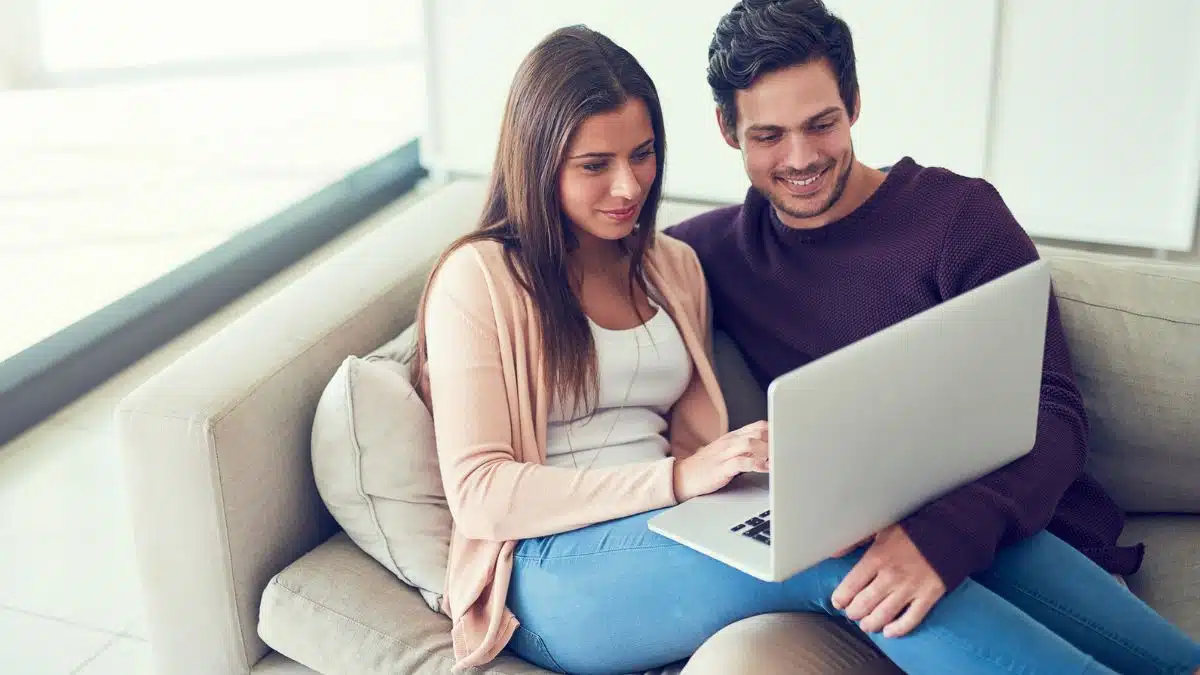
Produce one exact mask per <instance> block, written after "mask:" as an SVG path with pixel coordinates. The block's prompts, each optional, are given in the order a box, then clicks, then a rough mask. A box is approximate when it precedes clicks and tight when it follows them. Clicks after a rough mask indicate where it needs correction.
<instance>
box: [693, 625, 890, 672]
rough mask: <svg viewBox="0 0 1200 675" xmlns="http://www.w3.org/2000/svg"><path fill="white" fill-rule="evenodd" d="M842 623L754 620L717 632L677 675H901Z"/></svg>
mask: <svg viewBox="0 0 1200 675" xmlns="http://www.w3.org/2000/svg"><path fill="white" fill-rule="evenodd" d="M902 672H903V671H901V670H900V669H899V668H898V667H897V666H896V665H895V664H893V663H892V662H891V661H890V660H889V659H888V658H887V657H886V656H884V655H883V654H882V653H881V652H880V651H879V650H878V649H876V647H875V646H874V645H873V644H871V643H870V641H868V640H867V639H866V638H865V637H862V636H861V634H860V633H858V632H857V631H855V629H854V628H853V627H852V626H850V625H848V624H846V623H845V622H843V621H841V620H839V619H835V618H833V617H829V616H826V615H824V614H818V613H807V612H796V613H778V614H760V615H758V616H753V617H750V618H747V619H743V620H741V621H738V622H735V623H733V624H730V625H729V626H726V627H725V628H724V629H722V630H720V631H718V632H717V633H716V634H715V635H713V636H712V637H710V638H709V639H708V640H706V641H705V642H704V644H702V645H701V646H700V648H699V649H697V650H696V653H695V654H694V655H693V656H692V658H691V659H690V660H689V661H688V664H687V666H686V667H685V668H684V669H683V673H682V674H681V675H718V674H719V675H739V674H741V673H755V674H756V675H817V674H821V675H826V674H828V675H901V674H902Z"/></svg>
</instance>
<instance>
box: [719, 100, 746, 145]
mask: <svg viewBox="0 0 1200 675" xmlns="http://www.w3.org/2000/svg"><path fill="white" fill-rule="evenodd" d="M717 129H719V130H720V131H721V138H724V139H725V143H726V144H727V145H728V146H729V147H731V148H733V149H734V150H741V149H742V146H741V145H740V144H739V143H738V139H737V130H736V129H729V127H727V126H725V115H723V114H721V106H717Z"/></svg>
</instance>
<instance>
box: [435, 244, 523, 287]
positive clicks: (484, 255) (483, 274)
mask: <svg viewBox="0 0 1200 675" xmlns="http://www.w3.org/2000/svg"><path fill="white" fill-rule="evenodd" d="M510 276H511V275H510V274H509V273H508V269H507V267H506V266H505V262H504V246H503V245H502V244H501V243H500V242H497V241H493V240H477V241H469V242H466V243H464V244H461V245H459V246H456V247H455V248H454V250H452V251H450V252H449V253H448V254H446V256H445V258H444V259H443V260H442V263H441V266H440V267H439V268H438V270H437V272H436V274H435V277H434V279H433V280H432V281H433V282H435V283H436V285H439V286H448V287H453V288H464V287H465V288H470V289H472V290H478V289H479V288H480V287H484V286H493V287H495V286H499V287H501V288H506V287H507V286H508V285H509V284H508V281H509V277H510Z"/></svg>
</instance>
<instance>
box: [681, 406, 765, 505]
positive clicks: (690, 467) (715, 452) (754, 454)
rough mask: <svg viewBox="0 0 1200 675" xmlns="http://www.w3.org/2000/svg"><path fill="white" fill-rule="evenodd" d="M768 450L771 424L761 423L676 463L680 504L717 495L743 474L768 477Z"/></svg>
mask: <svg viewBox="0 0 1200 675" xmlns="http://www.w3.org/2000/svg"><path fill="white" fill-rule="evenodd" d="M767 447H768V446H767V423H766V422H765V421H760V422H754V423H752V424H747V425H746V426H744V427H742V428H741V429H736V430H734V431H731V432H729V433H727V434H725V435H724V436H722V437H720V438H718V439H717V440H715V441H713V442H712V443H709V444H708V445H706V446H704V447H703V448H700V449H699V450H697V451H696V454H694V455H692V456H691V457H687V458H685V459H681V460H679V461H677V462H675V482H674V486H675V499H676V501H680V502H685V501H687V500H689V499H691V498H693V497H699V496H700V495H706V494H708V493H710V492H716V491H717V490H720V489H721V488H723V487H725V486H726V485H728V484H729V481H731V480H733V479H734V477H736V476H737V475H738V474H739V473H744V472H748V471H755V472H758V473H766V471H767V469H768V464H767V461H768V459H767Z"/></svg>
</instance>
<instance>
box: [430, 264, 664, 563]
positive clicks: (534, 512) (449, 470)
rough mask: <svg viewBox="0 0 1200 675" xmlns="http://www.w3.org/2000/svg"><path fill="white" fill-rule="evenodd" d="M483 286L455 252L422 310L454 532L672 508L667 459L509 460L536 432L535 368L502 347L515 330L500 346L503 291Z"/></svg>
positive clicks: (549, 530)
mask: <svg viewBox="0 0 1200 675" xmlns="http://www.w3.org/2000/svg"><path fill="white" fill-rule="evenodd" d="M505 273H507V272H505ZM491 281H492V280H490V279H489V277H488V270H487V267H486V265H485V263H484V262H483V259H482V257H481V255H480V253H479V252H478V251H477V250H475V249H473V248H471V247H469V246H468V247H464V248H463V249H460V250H459V251H457V252H456V253H455V254H454V255H452V256H450V257H449V258H448V259H447V260H446V262H445V264H444V265H443V267H442V268H441V269H440V270H439V272H438V275H437V279H436V283H435V284H434V285H433V286H432V287H431V288H430V293H429V298H428V301H427V305H426V311H425V317H426V318H425V329H426V340H427V349H428V361H427V368H428V376H429V390H430V397H431V407H432V410H433V422H434V432H435V434H436V438H437V448H438V459H439V464H440V467H441V472H442V481H443V483H444V485H445V489H446V499H447V501H448V502H449V506H450V512H451V514H452V515H453V516H454V520H455V523H456V525H457V527H458V528H459V531H461V532H462V533H463V534H464V535H465V536H467V537H470V538H472V539H485V540H492V541H511V540H519V539H527V538H530V537H538V536H545V535H548V534H555V533H558V532H565V531H568V530H572V529H576V528H579V527H583V526H586V525H591V524H593V523H598V522H603V521H606V520H611V519H614V518H621V517H625V516H629V515H633V514H636V513H642V512H644V511H649V510H652V509H656V508H662V507H665V506H670V505H672V504H674V503H675V496H674V491H673V485H672V473H673V471H672V467H673V465H674V459H673V458H669V457H668V458H665V459H663V460H659V461H654V462H648V463H641V464H629V465H624V466H618V467H612V468H605V469H592V470H575V469H567V468H560V467H550V466H545V465H541V464H534V463H528V462H521V461H517V459H516V454H515V451H514V440H515V439H518V438H532V437H534V435H535V430H534V421H533V420H532V419H530V418H529V415H528V411H530V410H532V409H533V403H532V401H531V400H530V397H531V396H532V393H533V391H532V390H533V389H534V387H535V386H536V383H535V382H534V381H532V376H531V375H530V373H531V372H535V371H536V365H535V364H525V363H521V362H520V359H521V358H522V356H523V355H524V354H525V353H526V352H525V349H526V348H525V345H523V344H516V345H515V346H516V349H515V350H509V349H506V348H507V347H508V346H509V341H514V342H516V341H519V340H520V339H522V338H521V337H519V335H520V333H519V331H520V330H521V329H522V328H523V326H507V327H506V328H507V330H506V331H505V335H504V338H503V340H502V339H501V336H500V330H499V327H498V321H497V316H498V313H497V311H496V302H497V300H498V298H497V297H496V296H497V295H498V294H503V293H505V292H506V291H505V290H504V289H503V287H499V288H498V287H497V285H496V284H493V283H491ZM500 297H503V296H500ZM514 351H515V352H516V353H514ZM533 351H537V350H533ZM506 366H507V368H506ZM510 394H511V395H513V396H515V397H517V398H518V400H517V401H510V399H509V396H510ZM518 401H519V403H520V405H519V406H517V405H516V404H517V403H518ZM516 408H519V409H516ZM522 411H525V412H526V414H522ZM524 452H525V453H526V454H527V455H533V453H539V454H540V453H541V452H543V450H541V449H538V448H524Z"/></svg>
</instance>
